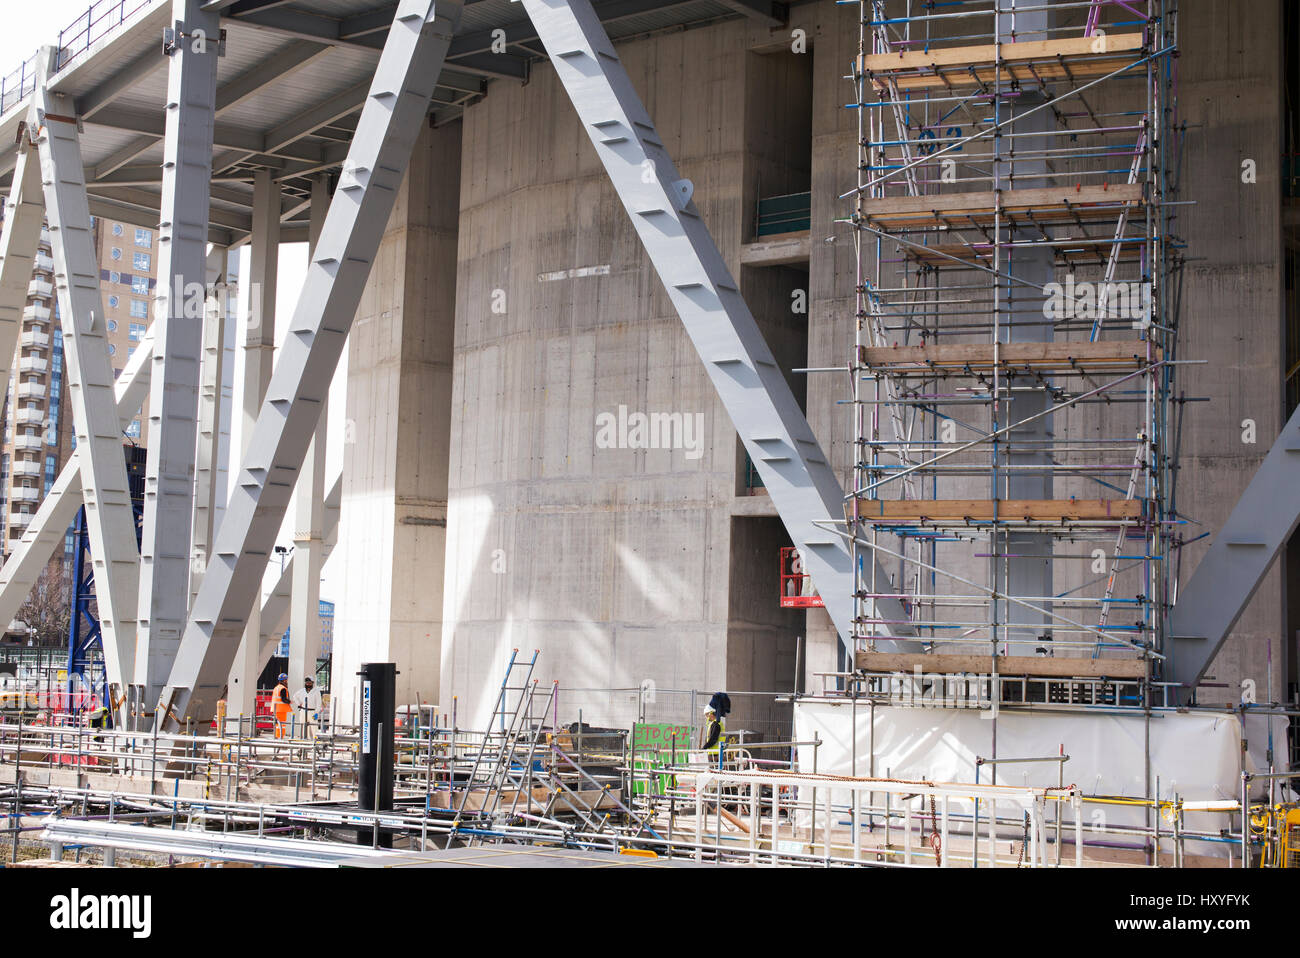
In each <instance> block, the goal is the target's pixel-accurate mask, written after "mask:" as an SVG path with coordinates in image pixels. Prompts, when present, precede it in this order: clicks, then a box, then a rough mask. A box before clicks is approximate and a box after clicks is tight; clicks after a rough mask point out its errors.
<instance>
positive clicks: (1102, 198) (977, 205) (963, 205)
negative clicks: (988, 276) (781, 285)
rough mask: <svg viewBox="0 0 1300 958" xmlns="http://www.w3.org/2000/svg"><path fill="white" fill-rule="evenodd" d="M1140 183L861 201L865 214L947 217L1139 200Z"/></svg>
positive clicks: (1111, 204) (1137, 201)
mask: <svg viewBox="0 0 1300 958" xmlns="http://www.w3.org/2000/svg"><path fill="white" fill-rule="evenodd" d="M1141 201H1142V184H1141V183H1116V184H1113V185H1106V186H1046V187H1039V188H1037V189H1032V190H996V191H995V190H976V191H973V192H969V193H939V194H933V195H929V196H886V197H883V198H881V199H867V200H863V201H862V212H863V214H864V215H866V216H868V217H872V218H874V217H878V216H891V215H906V214H918V213H945V214H947V215H949V216H961V215H971V214H973V213H993V212H994V211H995V210H997V209H1001V210H1002V211H1004V212H1008V211H1009V212H1015V211H1027V210H1037V209H1046V208H1049V207H1058V206H1059V207H1065V206H1067V205H1069V206H1088V205H1095V204H1104V205H1106V206H1114V205H1116V204H1120V203H1140V202H1141Z"/></svg>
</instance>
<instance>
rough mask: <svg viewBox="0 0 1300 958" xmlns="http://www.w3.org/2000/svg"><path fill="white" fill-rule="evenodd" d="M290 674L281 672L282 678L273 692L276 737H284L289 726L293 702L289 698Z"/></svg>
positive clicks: (272, 705)
mask: <svg viewBox="0 0 1300 958" xmlns="http://www.w3.org/2000/svg"><path fill="white" fill-rule="evenodd" d="M288 683H289V675H288V673H286V672H281V673H280V680H279V683H278V684H277V685H276V687H275V688H274V689H273V690H272V692H271V710H272V714H274V716H275V737H276V738H284V736H285V733H286V732H287V730H288V728H289V715H290V713H291V712H292V711H293V702H292V701H291V700H290V699H289V684H288Z"/></svg>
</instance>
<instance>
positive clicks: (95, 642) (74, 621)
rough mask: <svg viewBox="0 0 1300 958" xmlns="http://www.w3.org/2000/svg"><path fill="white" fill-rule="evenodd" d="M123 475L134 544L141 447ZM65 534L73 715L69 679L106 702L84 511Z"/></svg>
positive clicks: (130, 451) (77, 704) (76, 703)
mask: <svg viewBox="0 0 1300 958" xmlns="http://www.w3.org/2000/svg"><path fill="white" fill-rule="evenodd" d="M124 452H125V453H126V476H127V483H128V484H129V486H130V489H131V507H132V510H133V511H134V513H135V535H136V542H137V543H138V542H139V541H140V535H141V531H142V519H143V516H144V469H145V450H144V448H143V447H141V446H127V447H126V448H125V450H124ZM69 534H70V535H71V536H72V537H73V570H72V616H71V619H70V622H69V624H68V692H69V699H70V705H71V708H72V711H73V712H79V711H81V709H82V707H83V705H84V704H85V701H84V699H81V698H78V696H77V694H76V693H77V692H78V691H79V690H78V689H77V688H76V687H75V686H74V684H73V683H74V679H73V676H85V677H86V678H88V679H90V682H89V683H88V684H89V686H90V689H89V691H90V692H91V693H92V694H93V695H94V696H95V698H96V700H97V701H99V702H100V703H104V702H105V701H106V698H105V692H106V691H107V690H106V689H105V688H104V683H105V681H106V673H105V671H104V667H103V658H102V648H101V645H100V637H101V631H100V627H99V618H98V616H96V615H95V612H94V611H93V609H92V608H91V603H92V601H93V600H94V598H95V572H94V564H93V563H92V562H91V559H90V537H89V534H88V531H87V528H86V509H85V507H84V506H83V507H82V508H80V509H78V510H77V521H76V522H75V523H73V525H72V528H71V529H70V530H69ZM96 651H100V652H101V657H100V658H99V659H98V663H99V666H98V673H97V674H96V675H94V676H93V678H92V669H93V668H94V667H95V664H96V659H95V658H94V657H93V653H94V652H96Z"/></svg>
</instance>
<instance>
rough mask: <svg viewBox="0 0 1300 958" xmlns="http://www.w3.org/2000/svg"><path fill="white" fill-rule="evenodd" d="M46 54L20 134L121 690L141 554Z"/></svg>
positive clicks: (77, 150) (82, 217) (98, 589)
mask: <svg viewBox="0 0 1300 958" xmlns="http://www.w3.org/2000/svg"><path fill="white" fill-rule="evenodd" d="M54 55H55V51H54V50H53V49H52V48H44V49H42V51H41V62H39V63H38V64H37V68H38V76H37V82H36V91H35V93H34V94H33V95H32V103H31V109H30V111H29V113H28V118H27V129H28V130H29V131H31V133H32V134H33V135H34V136H35V137H36V143H37V146H38V147H39V149H40V157H41V179H42V181H43V184H44V188H45V209H46V217H47V219H48V221H49V224H50V239H51V241H52V246H53V248H54V271H55V286H56V287H57V288H58V297H59V309H60V313H61V316H62V323H63V351H64V356H65V358H66V360H67V375H68V393H69V398H70V400H71V403H70V404H71V406H72V416H73V423H74V427H75V430H76V438H77V449H78V451H79V453H80V455H81V456H83V457H84V458H83V460H82V462H83V465H82V470H81V481H82V486H83V496H84V498H85V505H86V525H87V527H88V530H89V534H90V551H91V555H92V556H93V558H94V572H95V595H96V599H97V602H98V605H99V618H100V626H101V628H102V630H103V646H104V667H105V671H106V673H107V677H108V681H109V682H110V683H112V684H117V685H119V686H122V685H123V684H124V683H125V681H126V680H127V679H128V678H129V676H130V675H131V674H132V666H133V659H134V655H135V626H136V591H137V589H138V588H139V561H140V554H139V551H138V550H137V548H136V541H135V513H134V511H133V510H132V508H131V490H130V487H129V486H128V484H127V479H126V462H125V458H124V456H123V454H122V430H121V426H120V424H119V422H118V418H117V401H116V397H115V396H114V389H113V384H114V377H113V366H112V363H111V362H110V360H109V357H108V339H107V337H106V335H105V334H106V332H107V323H106V322H105V320H104V305H103V301H102V299H101V297H100V293H99V263H98V261H97V260H96V258H95V245H94V237H93V231H92V224H91V218H90V207H89V200H88V198H87V195H86V181H85V177H84V173H83V170H84V166H83V163H82V158H81V142H80V139H79V137H78V133H77V120H76V118H75V117H73V116H69V115H68V111H69V110H72V109H74V104H73V103H72V101H71V100H70V99H68V98H66V97H60V96H57V95H55V94H53V93H51V92H50V90H49V89H48V87H47V85H46V77H47V76H48V67H49V64H50V63H51V62H52V60H53V57H54Z"/></svg>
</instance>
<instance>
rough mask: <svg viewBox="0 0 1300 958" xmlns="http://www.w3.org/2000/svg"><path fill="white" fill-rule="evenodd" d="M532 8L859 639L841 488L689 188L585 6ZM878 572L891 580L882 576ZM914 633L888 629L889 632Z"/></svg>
mask: <svg viewBox="0 0 1300 958" xmlns="http://www.w3.org/2000/svg"><path fill="white" fill-rule="evenodd" d="M524 9H525V10H527V11H528V15H529V17H531V18H532V21H533V25H534V26H535V27H536V28H537V35H538V37H539V38H540V39H541V41H542V43H543V44H544V45H545V46H546V52H547V54H548V55H549V56H550V58H551V62H552V63H553V64H554V65H555V72H556V75H557V76H558V77H559V79H560V82H561V83H563V84H564V88H565V90H566V92H567V93H568V94H569V99H570V100H572V101H573V106H574V109H575V110H577V113H578V116H579V118H580V119H581V120H582V125H583V127H584V128H585V129H586V131H587V134H588V136H590V137H591V142H592V144H593V146H594V147H595V148H596V154H597V155H598V156H599V157H600V161H601V162H602V163H603V164H604V166H605V170H606V172H607V173H608V174H609V178H610V180H611V182H612V183H613V184H614V189H615V190H616V191H617V192H618V195H619V199H621V200H622V201H623V205H624V206H625V207H626V209H627V211H628V214H629V215H630V216H631V218H632V223H633V225H634V226H635V227H636V231H637V233H638V235H639V236H640V237H641V242H642V243H643V244H644V246H645V249H646V252H647V253H648V254H649V256H650V260H651V262H652V263H653V264H654V267H655V270H656V271H657V272H658V274H659V278H660V280H661V281H662V282H663V284H664V288H665V289H666V290H667V292H668V296H669V298H670V299H671V300H672V302H673V305H674V306H675V307H676V309H677V314H678V315H679V316H680V317H681V320H682V323H683V325H684V326H685V327H686V332H687V334H688V335H689V336H690V337H691V341H692V342H693V343H694V344H695V348H696V351H697V352H698V353H699V355H700V359H701V360H702V361H703V363H704V366H705V369H706V370H707V371H708V374H709V378H710V379H711V380H712V381H713V385H714V387H715V388H716V389H717V390H718V396H719V397H720V398H721V399H722V402H723V405H724V406H726V409H727V412H728V413H729V414H730V416H731V421H732V422H733V423H734V424H735V427H736V431H737V432H738V433H739V434H740V438H741V441H742V442H744V444H745V449H746V450H747V451H748V452H749V455H750V458H751V459H752V460H753V462H754V465H755V466H756V467H757V469H758V472H759V475H760V476H762V479H763V484H764V486H765V487H766V488H767V491H768V493H769V495H770V496H771V498H772V502H773V504H774V505H775V506H776V508H777V512H778V513H779V514H780V516H781V519H782V521H783V522H784V523H785V527H786V529H787V530H788V531H789V533H790V536H791V538H792V539H793V541H794V542H795V543H796V545H798V547H799V549H800V551H801V552H802V554H803V556H804V559H805V562H806V566H807V569H808V572H809V573H810V574H811V575H812V579H813V582H814V584H815V585H816V586H817V591H818V592H819V593H820V594H821V597H822V601H823V602H824V603H825V605H826V611H827V612H828V613H830V617H831V621H832V622H834V623H835V627H836V629H838V630H839V633H840V636H841V637H842V639H843V640H844V641H845V642H846V643H847V642H851V640H852V636H853V635H854V629H853V615H854V611H853V605H854V603H853V592H854V575H853V563H852V558H851V554H850V552H849V549H848V546H847V545H846V544H845V542H844V540H843V539H842V538H841V537H839V536H836V535H832V534H831V533H829V532H827V531H825V530H824V529H821V528H818V527H817V525H815V523H817V522H822V523H823V524H825V523H828V522H834V521H837V520H838V521H840V522H842V521H843V517H844V506H843V500H844V493H843V490H842V489H841V488H840V484H839V481H838V480H837V479H836V478H835V473H834V472H833V471H832V470H831V467H830V465H829V464H828V463H827V461H826V457H825V455H824V454H823V453H822V450H821V447H820V445H819V444H818V442H817V439H816V437H815V436H814V435H813V432H812V429H811V428H810V427H809V425H808V420H807V419H806V418H805V417H804V414H803V412H802V410H800V408H799V404H798V403H797V402H796V401H795V398H794V394H793V393H792V392H791V391H790V387H789V385H788V384H787V383H786V381H785V376H784V375H783V374H782V372H781V369H780V368H779V367H778V366H777V364H776V360H775V359H773V357H772V352H771V350H770V349H768V346H767V343H766V342H765V341H764V339H763V334H762V333H761V332H760V331H759V328H758V324H757V323H755V322H754V317H753V315H751V313H750V311H749V308H748V307H747V306H746V305H745V301H744V299H743V298H742V297H741V295H740V290H739V289H738V287H737V286H736V281H735V280H734V279H733V278H732V276H731V273H730V272H729V271H728V269H727V265H726V263H725V262H724V261H723V258H722V254H721V253H720V252H719V251H718V247H717V245H716V244H715V243H714V241H713V237H712V236H710V235H709V230H708V227H706V226H705V225H704V221H703V220H702V219H701V218H700V214H699V211H698V210H697V209H696V207H695V204H694V203H693V202H691V198H690V197H691V191H692V187H691V186H690V184H689V182H688V181H685V180H683V179H682V178H681V176H680V175H679V174H678V172H677V168H676V166H674V164H673V161H672V157H670V156H669V155H668V151H667V150H666V149H665V148H664V145H663V143H662V141H661V140H660V138H659V134H658V133H657V132H656V130H655V128H654V124H653V123H652V122H651V119H650V115H649V114H648V113H647V112H646V110H645V107H644V106H643V105H642V103H641V98H640V97H639V96H638V95H637V92H636V90H635V89H634V88H633V86H632V81H631V80H630V79H629V78H628V75H627V71H626V70H624V69H623V65H622V63H621V62H620V61H619V58H618V54H616V53H615V52H614V47H613V44H611V43H610V40H609V37H608V35H607V34H606V33H605V29H604V27H602V26H601V23H600V19H599V18H598V17H597V16H596V13H595V11H594V10H593V9H592V6H591V3H590V2H589V0H573V2H566V0H524ZM646 173H652V174H653V175H645V174H646ZM647 180H648V181H649V182H646V181H647ZM877 574H878V576H879V581H881V582H888V581H890V580H889V578H888V576H887V574H886V573H885V572H884V570H883V569H879V568H878V570H877ZM877 605H878V608H877V610H876V615H875V618H877V619H883V620H885V621H888V622H906V620H907V618H908V617H907V614H906V613H905V611H904V610H903V607H902V604H901V603H899V602H898V601H897V600H896V599H889V600H880V601H879V602H878V603H877ZM909 631H910V630H908V629H906V628H900V627H891V631H890V633H889V634H891V635H906V634H909Z"/></svg>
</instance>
